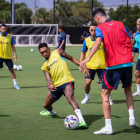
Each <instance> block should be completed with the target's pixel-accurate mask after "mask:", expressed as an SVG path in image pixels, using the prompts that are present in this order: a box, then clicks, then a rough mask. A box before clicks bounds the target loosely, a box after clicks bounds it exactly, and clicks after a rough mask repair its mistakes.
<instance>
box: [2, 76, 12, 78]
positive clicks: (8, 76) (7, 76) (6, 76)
mask: <svg viewBox="0 0 140 140" xmlns="http://www.w3.org/2000/svg"><path fill="white" fill-rule="evenodd" d="M9 77H11V76H0V78H9Z"/></svg>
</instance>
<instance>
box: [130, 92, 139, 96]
mask: <svg viewBox="0 0 140 140" xmlns="http://www.w3.org/2000/svg"><path fill="white" fill-rule="evenodd" d="M132 96H140V92H135V93H134V94H132Z"/></svg>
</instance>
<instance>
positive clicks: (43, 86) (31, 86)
mask: <svg viewBox="0 0 140 140" xmlns="http://www.w3.org/2000/svg"><path fill="white" fill-rule="evenodd" d="M43 87H46V88H47V86H27V87H21V88H43Z"/></svg>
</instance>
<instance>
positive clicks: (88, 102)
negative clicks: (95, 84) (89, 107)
mask: <svg viewBox="0 0 140 140" xmlns="http://www.w3.org/2000/svg"><path fill="white" fill-rule="evenodd" d="M91 103H95V104H102V101H101V102H87V104H91Z"/></svg>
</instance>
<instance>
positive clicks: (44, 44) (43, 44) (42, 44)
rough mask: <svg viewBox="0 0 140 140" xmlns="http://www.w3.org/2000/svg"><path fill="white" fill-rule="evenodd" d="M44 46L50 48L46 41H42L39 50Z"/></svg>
mask: <svg viewBox="0 0 140 140" xmlns="http://www.w3.org/2000/svg"><path fill="white" fill-rule="evenodd" d="M43 47H47V48H48V45H47V44H46V43H40V44H39V46H38V50H40V49H41V48H43Z"/></svg>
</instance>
